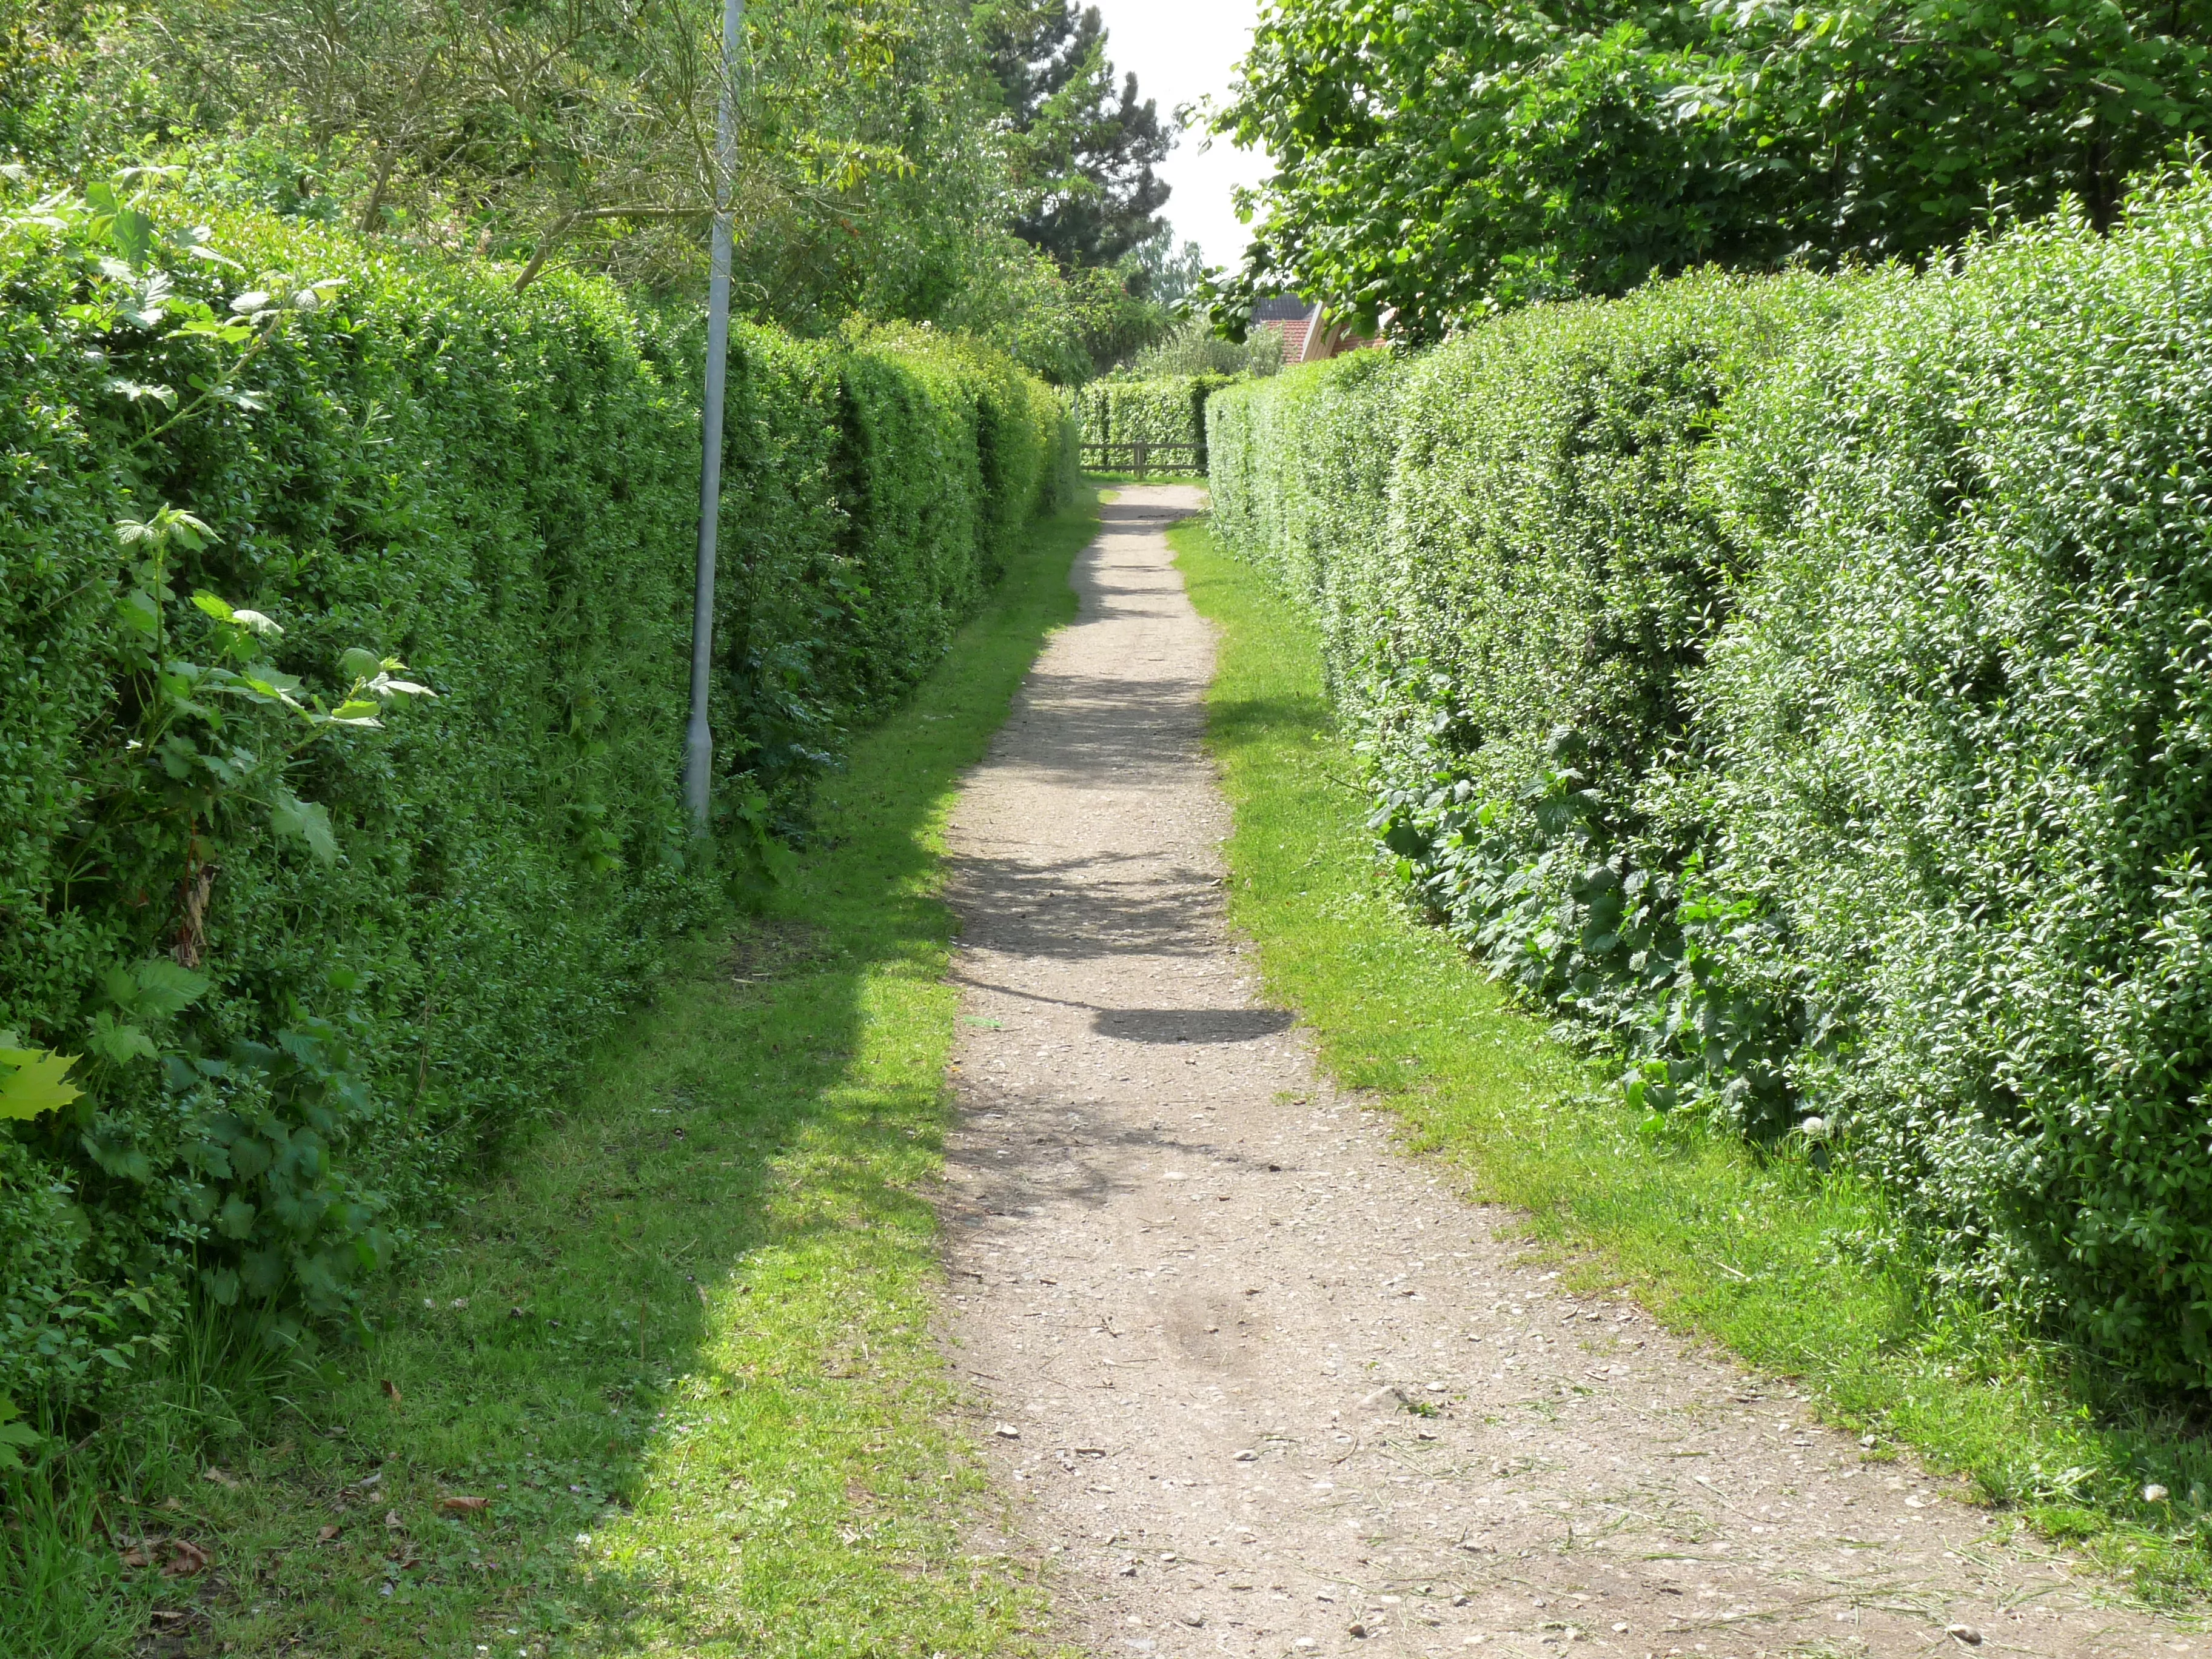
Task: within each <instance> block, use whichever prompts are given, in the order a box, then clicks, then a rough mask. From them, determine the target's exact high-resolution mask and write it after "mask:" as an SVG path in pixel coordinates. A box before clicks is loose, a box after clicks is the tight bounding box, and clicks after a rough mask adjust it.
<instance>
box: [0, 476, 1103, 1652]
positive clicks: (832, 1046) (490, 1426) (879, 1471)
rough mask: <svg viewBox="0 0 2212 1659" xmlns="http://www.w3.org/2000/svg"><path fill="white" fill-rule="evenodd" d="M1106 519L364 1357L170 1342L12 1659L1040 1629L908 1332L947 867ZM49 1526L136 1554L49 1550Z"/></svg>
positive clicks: (496, 1186)
mask: <svg viewBox="0 0 2212 1659" xmlns="http://www.w3.org/2000/svg"><path fill="white" fill-rule="evenodd" d="M1096 521H1097V514H1096V513H1095V511H1093V510H1091V509H1090V508H1087V507H1086V508H1085V509H1084V510H1082V511H1079V512H1075V513H1068V514H1066V515H1065V516H1063V517H1062V518H1060V519H1058V520H1053V521H1051V522H1049V523H1048V524H1047V525H1045V526H1042V528H1041V530H1040V532H1038V534H1037V535H1036V537H1035V538H1033V540H1032V544H1031V545H1030V549H1029V550H1028V552H1027V553H1026V554H1025V555H1024V556H1021V557H1019V558H1018V559H1017V560H1016V561H1015V562H1014V565H1013V568H1012V570H1011V571H1010V573H1009V574H1008V576H1007V578H1006V581H1005V583H1004V585H1003V586H1002V587H1001V588H1000V591H999V592H998V594H997V596H996V597H995V599H994V601H993V604H992V605H991V608H990V610H989V611H988V612H987V614H986V615H985V616H984V617H981V619H979V620H978V621H977V622H976V623H974V624H973V625H972V626H971V627H969V629H967V630H966V632H965V633H964V634H963V635H962V636H961V637H960V639H959V641H957V644H956V646H955V647H954V650H953V652H952V653H951V657H950V659H949V660H948V661H947V663H946V665H945V667H944V669H943V670H941V671H939V674H938V675H937V676H936V677H935V678H933V679H932V680H931V681H930V682H929V683H928V684H926V685H925V686H923V687H922V688H921V690H920V691H918V692H917V693H916V695H915V696H914V698H913V699H912V700H911V701H910V702H909V703H908V706H907V707H906V708H903V709H902V711H901V712H900V713H899V714H896V716H895V717H893V718H892V719H891V720H890V721H888V722H887V723H886V724H885V725H884V726H883V727H882V728H881V729H880V730H878V731H877V732H874V733H873V734H872V735H871V736H869V737H868V738H865V739H863V740H862V741H861V742H860V744H858V745H857V746H856V747H855V749H854V753H853V756H852V759H851V763H850V765H849V767H848V769H847V770H846V771H845V772H844V773H843V774H842V775H840V776H838V777H837V778H836V779H834V780H833V781H831V783H830V784H829V787H826V788H825V789H824V791H823V799H822V802H821V812H820V823H821V825H822V828H823V832H824V833H823V841H822V842H821V844H820V845H819V846H818V847H817V848H816V849H815V850H814V851H813V852H811V854H808V855H807V856H806V857H805V859H804V860H802V861H801V864H800V867H799V870H798V872H797V873H796V874H795V875H794V876H793V878H791V879H790V881H789V882H788V883H787V884H786V885H785V886H784V887H783V888H781V890H778V891H777V892H776V893H775V895H774V896H773V899H772V901H771V902H770V903H769V908H768V912H767V914H765V915H761V916H758V917H753V918H749V919H747V920H745V921H742V922H738V923H736V924H733V926H732V927H728V928H721V929H716V930H714V932H713V933H712V935H711V936H707V937H701V938H698V939H694V940H692V941H690V942H689V943H688V944H687V945H686V946H685V947H684V950H683V951H682V953H681V956H680V958H679V959H678V961H676V962H675V963H672V964H671V971H670V973H669V975H668V978H667V980H666V981H665V984H664V985H663V987H662V988H661V991H660V993H659V995H658V997H657V999H656V1000H655V1002H654V1005H653V1006H652V1007H650V1008H649V1009H647V1010H645V1011H642V1012H641V1014H640V1016H639V1018H638V1020H637V1022H636V1024H635V1028H634V1030H632V1031H631V1032H630V1033H629V1035H628V1036H627V1037H626V1038H625V1039H624V1040H623V1041H622V1042H618V1043H617V1044H614V1045H612V1046H611V1048H610V1049H609V1051H608V1052H607V1053H606V1054H605V1055H604V1056H603V1057H602V1059H601V1060H600V1062H599V1064H598V1066H596V1067H595V1069H594V1071H593V1073H592V1075H591V1077H590V1078H589V1079H588V1081H587V1083H586V1086H585V1087H584V1088H583V1089H582V1091H580V1096H579V1097H578V1099H577V1100H576V1102H575V1103H574V1107H573V1109H571V1110H570V1111H569V1112H568V1114H567V1115H565V1118H564V1119H563V1120H562V1121H560V1122H559V1123H558V1124H556V1127H553V1128H552V1129H551V1130H550V1131H548V1132H547V1133H544V1135H542V1136H541V1137H540V1138H538V1139H537V1140H536V1141H535V1142H534V1143H533V1144H532V1145H530V1146H527V1147H526V1148H524V1149H523V1150H522V1151H521V1152H519V1153H518V1154H517V1155H515V1156H514V1157H513V1158H511V1159H510V1160H509V1161H508V1162H507V1164H506V1165H505V1167H504V1168H503V1169H502V1170H501V1173H500V1174H499V1176H497V1178H496V1179H495V1180H494V1181H493V1182H490V1183H489V1185H487V1186H486V1187H485V1188H482V1189H481V1190H479V1191H477V1193H475V1194H472V1195H470V1196H469V1197H467V1198H466V1199H465V1200H463V1201H461V1202H459V1205H458V1207H457V1208H456V1209H455V1210H454V1212H453V1213H452V1214H451V1215H450V1216H448V1217H446V1218H444V1225H443V1227H442V1229H441V1231H440V1233H439V1234H438V1235H436V1236H437V1237H439V1238H440V1239H441V1243H440V1244H439V1246H438V1247H437V1248H436V1249H435V1250H434V1251H432V1252H431V1253H429V1254H428V1255H427V1256H426V1257H424V1258H422V1259H419V1260H418V1261H416V1264H415V1266H414V1267H413V1269H412V1270H411V1271H410V1272H409V1273H406V1274H405V1275H404V1277H401V1278H398V1279H395V1280H394V1281H393V1282H392V1285H391V1287H390V1289H389V1292H388V1294H387V1296H386V1298H385V1304H384V1305H383V1306H382V1307H380V1309H378V1310H375V1315H376V1316H375V1324H376V1328H377V1330H378V1335H377V1337H376V1339H375V1340H374V1345H373V1346H370V1347H369V1348H368V1349H367V1350H365V1351H363V1352H359V1353H356V1354H354V1355H351V1356H347V1357H344V1358H340V1359H339V1360H337V1361H336V1362H334V1363H332V1364H330V1365H328V1366H327V1367H325V1369H324V1370H322V1371H321V1372H319V1373H316V1374H313V1375H308V1374H304V1373H301V1374H295V1375H291V1376H267V1375H257V1374H256V1372H255V1367H254V1364H253V1363H252V1361H251V1360H250V1359H246V1358H240V1357H239V1356H237V1355H235V1354H234V1353H231V1352H228V1351H226V1350H224V1349H223V1347H222V1334H221V1333H220V1332H219V1331H214V1332H205V1333H201V1335H203V1336H204V1337H205V1338H206V1339H207V1351H206V1352H204V1353H197V1354H196V1352H195V1351H196V1350H197V1349H198V1348H199V1346H200V1344H198V1343H197V1342H195V1343H187V1344H185V1352H182V1353H180V1354H179V1356H178V1357H177V1358H178V1362H179V1363H178V1375H177V1376H174V1377H171V1378H167V1379H164V1380H163V1382H162V1385H161V1387H160V1388H157V1389H154V1390H152V1391H150V1393H149V1408H148V1410H147V1411H146V1412H145V1413H142V1414H139V1416H138V1417H137V1419H136V1420H134V1421H132V1422H130V1423H124V1424H118V1425H112V1426H111V1427H110V1428H109V1429H108V1430H106V1431H104V1433H105V1435H106V1439H107V1443H106V1445H105V1446H104V1447H103V1446H95V1447H93V1448H90V1449H88V1450H86V1451H84V1452H82V1453H81V1454H80V1459H81V1460H82V1459H88V1458H104V1460H105V1461H104V1462H99V1463H98V1464H96V1465H92V1464H86V1463H83V1462H82V1461H81V1462H80V1467H79V1470H78V1474H80V1476H82V1474H84V1473H85V1472H86V1471H87V1470H88V1469H89V1470H92V1471H94V1476H95V1478H93V1479H84V1478H79V1479H76V1480H72V1481H70V1482H69V1483H67V1484H66V1485H65V1486H63V1487H61V1488H60V1490H62V1491H64V1492H66V1493H68V1494H70V1496H69V1497H67V1498H66V1499H64V1502H65V1503H66V1504H75V1505H76V1506H77V1507H78V1509H79V1510H82V1509H83V1508H84V1506H86V1505H88V1504H89V1505H91V1506H92V1507H93V1508H94V1509H96V1510H97V1511H98V1512H97V1514H96V1515H94V1516H86V1515H82V1514H73V1515H70V1516H56V1517H50V1518H49V1520H48V1521H46V1522H40V1523H38V1524H33V1525H32V1526H29V1527H27V1528H23V1529H22V1530H21V1532H20V1533H19V1534H18V1544H17V1547H15V1548H14V1549H13V1550H12V1551H9V1550H4V1549H0V1564H6V1565H5V1566H4V1571H0V1577H5V1578H7V1579H9V1580H12V1581H13V1582H10V1583H6V1584H4V1586H0V1588H5V1589H9V1590H12V1591H15V1593H16V1594H15V1595H11V1596H9V1597H8V1598H7V1599H6V1600H5V1601H0V1651H4V1652H5V1653H6V1654H8V1655H9V1656H10V1659H44V1656H46V1655H49V1654H52V1655H57V1656H58V1655H62V1654H69V1655H71V1656H74V1655H76V1654H80V1653H88V1652H98V1651H102V1650H109V1651H112V1650H121V1649H125V1648H126V1647H129V1646H131V1645H133V1644H135V1645H136V1647H137V1650H138V1651H140V1652H142V1653H145V1652H162V1651H167V1652H173V1653H178V1654H201V1653H207V1654H214V1653H217V1652H220V1653H223V1654H228V1655H236V1656H255V1655H274V1654H278V1653H291V1652H305V1653H313V1654H314V1655H316V1656H318V1659H336V1656H369V1655H378V1656H381V1655H395V1656H396V1655H403V1654H404V1655H410V1656H415V1655H425V1654H441V1655H443V1654H451V1655H458V1656H465V1659H478V1656H496V1659H516V1656H528V1659H544V1656H552V1655H576V1656H583V1655H595V1656H596V1655H617V1654H633V1653H648V1652H676V1651H681V1652H684V1653H687V1654H700V1655H716V1654H720V1655H730V1656H735V1655H740V1654H741V1655H744V1656H746V1659H769V1656H777V1659H799V1656H831V1655H836V1656H840V1659H843V1656H853V1655H884V1656H890V1655H909V1654H910V1655H914V1656H916V1659H939V1656H941V1659H954V1656H968V1655H975V1656H981V1655H986V1654H989V1655H1018V1654H1024V1653H1029V1652H1033V1651H1036V1650H1039V1649H1040V1648H1042V1647H1043V1646H1044V1645H1045V1643H1044V1640H1043V1638H1041V1637H1038V1636H1036V1634H1035V1632H1036V1628H1037V1626H1038V1625H1039V1623H1040V1617H1039V1614H1040V1603H1039V1601H1038V1597H1037V1594H1036V1591H1035V1589H1033V1588H1031V1587H1030V1585H1029V1584H1027V1583H1024V1581H1025V1580H1031V1581H1033V1580H1034V1577H1035V1576H1036V1568H1035V1565H1034V1564H1026V1565H1025V1564H1021V1563H1017V1562H1013V1561H1010V1560H1008V1559H1004V1558H987V1557H981V1556H976V1555H974V1554H970V1553H967V1545H966V1542H965V1541H966V1538H967V1537H968V1535H969V1530H970V1522H971V1521H972V1519H973V1518H974V1517H975V1516H977V1515H978V1514H979V1513H980V1511H979V1510H978V1508H977V1506H978V1504H981V1503H985V1502H987V1501H988V1500H987V1495H986V1492H985V1487H984V1480H983V1474H982V1471H981V1464H980V1462H978V1460H977V1459H976V1458H975V1455H974V1454H973V1449H972V1447H971V1446H970V1445H969V1443H967V1442H966V1441H965V1440H964V1438H963V1435H962V1432H961V1431H960V1429H959V1427H958V1421H959V1417H958V1413H957V1410H956V1409H955V1407H956V1406H957V1401H956V1399H955V1396H954V1393H953V1389H952V1385H951V1382H950V1380H949V1379H948V1377H947V1376H946V1373H945V1368H944V1366H943V1364H942V1363H941V1360H940V1358H939V1354H938V1352H937V1350H936V1348H935V1346H934V1345H933V1341H932V1339H931V1336H930V1321H931V1316H932V1313H933V1308H934V1306H935V1293H936V1287H937V1285H938V1280H939V1265H938V1254H937V1249H938V1245H937V1230H936V1224H935V1218H934V1215H933V1211H932V1208H931V1206H930V1203H929V1201H928V1199H927V1193H926V1188H927V1184H928V1183H929V1182H931V1181H932V1180H933V1178H934V1177H935V1176H936V1175H937V1173H938V1171H939V1168H940V1166H941V1157H940V1150H941V1145H942V1132H943V1129H944V1127H945V1121H946V1117H947V1109H948V1108H947V1096H946V1092H945V1086H944V1076H945V1060H946V1058H947V1054H948V1051H949V1048H950V1045H951V1037H952V1032H953V1027H954V1022H955V1006H956V998H955V993H954V992H953V990H952V989H951V987H949V986H947V985H946V983H945V979H944V973H945V958H946V949H947V943H948V940H949V938H950V934H951V916H950V913H949V912H948V911H947V910H946V909H945V907H944V906H943V905H942V904H941V903H940V902H939V900H938V898H937V896H936V895H937V888H938V872H939V858H938V854H939V836H940V833H941V828H942V823H943V820H944V817H945V811H946V809H947V807H948V806H949V805H950V804H951V799H952V798H953V793H954V789H955V786H956V784H957V780H958V777H959V775H960V774H961V772H962V771H963V769H965V768H966V767H968V766H969V765H970V764H972V763H974V762H975V760H976V759H978V758H979V757H981V753H982V751H983V747H984V744H985V743H986V742H987V739H988V738H989V736H990V734H991V733H992V732H994V730H995V729H996V728H997V727H998V726H999V725H1000V722H1001V720H1003V719H1004V717H1005V714H1006V708H1007V707H1008V703H1009V700H1010V698H1011V697H1012V693H1013V691H1014V690H1015V688H1016V687H1017V686H1018V684H1019V683H1020V680H1021V678H1022V676H1023V674H1024V672H1025V671H1026V670H1027V668H1028V666H1029V664H1030V660H1031V659H1032V658H1033V657H1034V656H1035V655H1036V650H1037V648H1038V646H1039V645H1040V643H1041V641H1042V638H1043V636H1044V635H1045V633H1046V632H1047V630H1048V629H1050V628H1052V627H1054V626H1055V625H1057V624H1059V623H1062V622H1064V621H1066V619H1067V618H1068V617H1071V616H1072V615H1073V611H1074V595H1073V592H1072V590H1071V589H1070V587H1069V586H1068V582H1067V572H1068V568H1069V565H1070V562H1071V561H1072V559H1073V556H1074V554H1075V553H1076V552H1077V550H1079V548H1080V547H1081V546H1082V545H1083V544H1084V543H1085V541H1087V540H1088V539H1089V538H1090V537H1091V534H1092V533H1093V531H1094V528H1095V526H1096ZM271 1396H273V1397H274V1398H275V1401H276V1403H275V1404H274V1405H270V1404H268V1403H266V1402H267V1401H268V1400H269V1399H270V1397H271ZM257 1401H259V1402H262V1403H259V1404H256V1403H255V1402H257ZM232 1402H238V1408H237V1409H235V1410H234V1409H232ZM45 1490H46V1491H48V1492H52V1491H53V1490H55V1488H53V1487H52V1486H49V1487H47V1488H46V1489H45ZM72 1528H74V1530H75V1533H76V1535H78V1536H80V1537H93V1538H96V1537H99V1536H100V1535H102V1534H106V1535H107V1536H110V1537H120V1538H122V1539H124V1540H125V1546H124V1550H123V1553H120V1555H119V1556H117V1555H109V1556H104V1557H101V1558H97V1559H84V1558H83V1557H82V1551H81V1550H80V1551H79V1552H78V1555H79V1558H80V1559H76V1560H75V1561H74V1562H71V1561H67V1560H61V1559H49V1558H51V1557H52V1556H53V1551H52V1550H51V1549H42V1550H34V1549H33V1548H32V1547H31V1546H32V1545H33V1544H35V1543H39V1542H40V1541H52V1540H55V1539H60V1538H64V1537H66V1536H68V1535H70V1533H71V1531H72ZM134 1564H135V1565H134ZM179 1568H183V1569H187V1571H175V1570H176V1569H179ZM165 1570H167V1571H173V1572H174V1576H167V1572H165ZM40 1575H42V1577H39V1582H38V1583H37V1584H33V1583H32V1580H33V1577H34V1576H40ZM63 1589H66V1590H67V1592H68V1594H69V1596H70V1601H69V1605H68V1606H67V1607H62V1606H61V1605H60V1604H59V1602H58V1601H56V1600H55V1599H54V1598H55V1596H56V1595H58V1594H59V1593H60V1591H61V1590H63ZM26 1592H27V1593H29V1594H30V1595H32V1596H33V1597H34V1598H37V1599H43V1600H45V1601H46V1604H47V1605H46V1608H45V1609H44V1611H43V1612H42V1611H41V1610H40V1608H38V1607H30V1606H26V1605H25V1604H24V1602H23V1601H21V1599H20V1597H21V1595H23V1594H24V1593H26ZM11 1626H12V1627H11Z"/></svg>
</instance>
